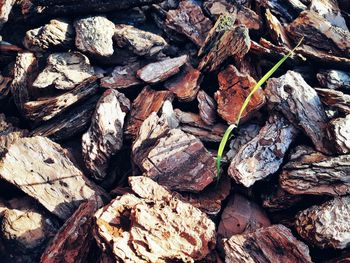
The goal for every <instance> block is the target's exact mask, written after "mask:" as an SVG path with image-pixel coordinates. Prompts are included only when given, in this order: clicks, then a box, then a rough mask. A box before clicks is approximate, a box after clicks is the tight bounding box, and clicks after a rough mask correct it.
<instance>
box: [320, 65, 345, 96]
mask: <svg viewBox="0 0 350 263" xmlns="http://www.w3.org/2000/svg"><path fill="white" fill-rule="evenodd" d="M317 80H318V82H319V83H320V85H321V86H322V87H324V88H328V89H344V90H348V91H350V73H349V72H346V71H341V70H323V71H321V72H319V73H318V74H317Z"/></svg>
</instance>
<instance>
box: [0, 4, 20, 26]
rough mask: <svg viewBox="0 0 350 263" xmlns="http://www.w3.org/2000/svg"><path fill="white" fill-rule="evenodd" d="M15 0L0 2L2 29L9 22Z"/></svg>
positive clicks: (0, 24) (0, 23)
mask: <svg viewBox="0 0 350 263" xmlns="http://www.w3.org/2000/svg"><path fill="white" fill-rule="evenodd" d="M15 2H16V1H15V0H2V1H1V2H0V29H1V28H2V27H3V25H4V24H5V23H6V22H7V20H8V18H9V15H10V12H11V9H12V7H13V6H14V4H15Z"/></svg>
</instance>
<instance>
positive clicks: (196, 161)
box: [132, 113, 215, 192]
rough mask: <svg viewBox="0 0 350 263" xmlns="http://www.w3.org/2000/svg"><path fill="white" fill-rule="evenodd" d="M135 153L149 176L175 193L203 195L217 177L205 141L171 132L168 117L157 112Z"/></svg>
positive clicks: (146, 123) (143, 128) (144, 129)
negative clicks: (201, 193)
mask: <svg viewBox="0 0 350 263" xmlns="http://www.w3.org/2000/svg"><path fill="white" fill-rule="evenodd" d="M132 153H133V160H134V162H135V163H136V164H137V165H138V166H139V168H140V169H141V170H142V171H143V172H144V174H145V176H147V177H150V178H152V179H154V180H156V181H157V182H158V183H159V184H160V185H164V186H167V187H169V189H171V190H177V191H190V192H199V191H201V190H203V189H204V188H205V187H206V186H208V185H209V184H210V183H211V182H212V181H213V179H214V177H215V161H214V158H213V157H212V155H211V154H210V153H209V152H208V151H207V150H206V149H205V147H204V145H203V144H202V143H201V141H200V140H199V139H198V138H196V137H194V136H193V135H189V134H186V133H184V132H183V131H181V130H180V129H169V125H168V124H167V122H166V120H164V117H163V118H159V117H157V115H156V114H155V113H153V114H151V115H150V116H149V117H148V118H147V119H146V120H145V121H144V122H143V124H142V126H141V128H140V131H139V136H138V138H137V139H136V141H135V142H134V144H133V147H132ZM174 160H176V161H174Z"/></svg>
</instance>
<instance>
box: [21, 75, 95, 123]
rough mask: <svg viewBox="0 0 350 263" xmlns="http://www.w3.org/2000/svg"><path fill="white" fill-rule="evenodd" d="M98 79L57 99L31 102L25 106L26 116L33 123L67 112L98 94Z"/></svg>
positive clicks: (87, 81)
mask: <svg viewBox="0 0 350 263" xmlns="http://www.w3.org/2000/svg"><path fill="white" fill-rule="evenodd" d="M99 87H100V86H99V84H98V82H97V78H96V77H91V78H89V79H87V80H85V81H83V83H81V84H79V85H78V86H76V87H75V88H74V89H73V90H70V91H68V92H66V93H63V94H62V95H59V96H57V97H51V98H47V99H40V100H38V101H29V102H26V103H25V104H24V114H25V115H26V117H27V118H29V119H31V120H33V121H47V120H50V119H52V118H53V117H55V116H57V115H59V114H61V113H62V112H64V111H66V110H67V109H69V108H70V107H72V106H73V105H75V104H77V103H78V102H81V101H83V100H86V99H87V98H89V97H90V96H92V95H94V94H96V93H97V92H98V89H99Z"/></svg>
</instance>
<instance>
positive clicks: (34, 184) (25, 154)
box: [0, 136, 103, 220]
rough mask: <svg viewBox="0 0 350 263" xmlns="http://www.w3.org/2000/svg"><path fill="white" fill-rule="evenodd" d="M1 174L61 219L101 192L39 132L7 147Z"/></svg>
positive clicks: (58, 147)
mask: <svg viewBox="0 0 350 263" xmlns="http://www.w3.org/2000/svg"><path fill="white" fill-rule="evenodd" d="M14 174H16V176H13V175H14ZM0 177H1V178H2V179H4V180H6V181H8V182H9V183H11V184H13V185H15V186H16V187H18V188H19V189H21V190H22V191H23V192H25V193H26V194H28V195H30V196H31V197H33V198H34V199H36V200H38V201H39V202H40V203H41V204H42V205H43V206H44V207H45V208H47V209H48V210H49V211H50V212H52V213H53V214H55V215H56V216H57V217H59V218H60V219H62V220H65V219H67V218H68V217H69V216H70V215H72V214H73V212H74V211H75V209H76V208H77V207H78V206H79V204H80V203H81V202H83V201H84V200H86V199H88V198H90V197H93V196H97V195H101V194H103V191H102V190H100V189H99V188H98V187H97V186H95V185H93V184H92V183H91V182H89V181H88V180H87V179H86V178H85V177H84V175H83V174H82V172H81V171H80V170H79V169H78V168H76V167H75V166H74V164H73V163H72V162H71V160H70V159H69V158H68V157H67V154H66V153H65V152H64V150H63V149H62V148H61V146H59V145H58V144H56V143H54V142H52V141H50V140H49V139H47V138H44V137H39V136H37V137H32V138H21V139H19V140H17V141H16V142H15V143H14V144H12V145H11V146H10V147H9V149H8V152H7V153H6V155H5V156H4V158H3V159H2V161H1V166H0Z"/></svg>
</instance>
